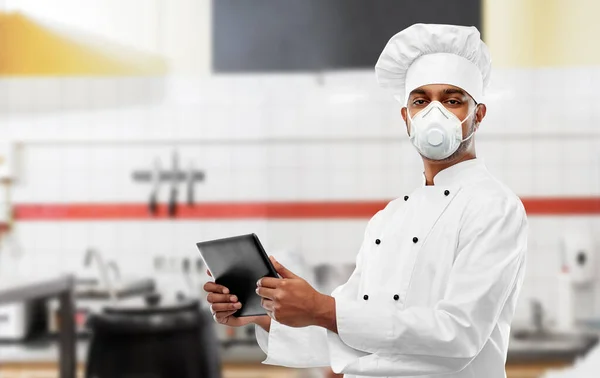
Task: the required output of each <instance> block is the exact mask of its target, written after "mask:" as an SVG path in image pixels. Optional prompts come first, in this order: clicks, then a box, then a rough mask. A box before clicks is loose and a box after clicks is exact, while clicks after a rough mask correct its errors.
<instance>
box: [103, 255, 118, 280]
mask: <svg viewBox="0 0 600 378" xmlns="http://www.w3.org/2000/svg"><path fill="white" fill-rule="evenodd" d="M106 268H108V269H111V270H112V271H113V273H114V278H115V280H116V281H121V269H119V265H117V263H116V262H115V261H114V260H110V261H108V262H107V263H106Z"/></svg>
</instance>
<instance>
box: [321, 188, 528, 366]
mask: <svg viewBox="0 0 600 378" xmlns="http://www.w3.org/2000/svg"><path fill="white" fill-rule="evenodd" d="M461 224H462V226H461V229H460V235H459V245H458V250H457V255H456V258H455V262H454V265H453V268H452V271H451V273H450V278H449V282H448V287H447V290H446V293H445V296H444V298H443V299H442V300H440V301H439V302H438V303H437V304H436V305H435V306H434V307H431V308H425V307H409V308H406V309H403V310H399V309H397V308H394V307H393V306H391V305H390V306H388V307H385V305H383V307H379V308H373V307H369V306H368V305H366V304H365V303H364V302H363V301H359V300H357V297H356V295H352V294H353V293H348V294H350V295H339V296H336V317H337V328H338V334H335V333H332V332H330V331H327V334H328V341H329V349H330V354H331V357H330V358H331V364H332V365H331V366H332V368H333V370H334V371H335V372H338V373H347V374H357V375H374V374H385V375H395V376H404V375H417V374H418V375H423V374H445V373H452V372H457V371H460V370H462V369H464V368H465V367H466V366H467V365H468V364H469V363H470V362H471V361H472V360H473V358H475V357H476V356H477V354H478V353H479V351H480V350H481V349H482V348H483V346H484V344H485V343H486V341H487V340H488V339H489V337H490V335H491V333H492V331H493V328H494V327H495V324H496V323H497V321H498V318H499V316H500V314H501V311H502V309H503V308H504V305H505V302H506V300H507V298H508V296H509V294H510V292H511V291H512V290H513V289H514V288H515V285H517V281H519V278H520V277H522V275H523V273H524V265H525V253H526V245H527V219H526V215H525V211H524V209H523V205H522V204H521V202H520V201H519V200H518V198H510V197H501V198H485V199H482V200H480V201H474V202H472V203H471V205H470V206H469V207H468V208H467V209H466V211H465V213H464V214H463V219H462V221H461ZM342 294H343V292H342ZM354 294H355V293H354ZM359 359H360V361H359ZM381 359H390V360H392V361H393V362H394V363H393V364H387V365H388V366H393V367H392V368H386V371H378V367H379V366H380V365H382V364H381Z"/></svg>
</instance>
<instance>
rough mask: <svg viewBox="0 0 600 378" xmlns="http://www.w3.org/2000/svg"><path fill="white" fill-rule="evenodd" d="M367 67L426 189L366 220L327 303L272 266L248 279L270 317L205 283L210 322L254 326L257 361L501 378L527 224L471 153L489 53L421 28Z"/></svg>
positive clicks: (468, 38)
mask: <svg viewBox="0 0 600 378" xmlns="http://www.w3.org/2000/svg"><path fill="white" fill-rule="evenodd" d="M375 69H376V73H377V77H378V80H379V82H380V83H381V84H382V85H384V86H390V87H392V88H393V89H394V90H395V97H396V98H397V99H398V100H399V101H401V103H402V104H403V105H404V106H403V108H402V117H403V118H404V121H405V124H406V130H407V133H408V135H409V138H410V141H411V142H412V144H413V145H414V146H415V148H416V149H417V151H418V152H419V153H420V154H421V156H422V158H423V165H424V183H423V184H424V185H423V186H422V187H419V188H417V189H415V190H414V191H413V192H412V193H410V194H408V195H405V196H402V197H400V198H398V199H396V200H394V201H392V202H390V203H389V204H388V205H387V206H386V207H385V209H383V210H381V211H379V212H378V213H377V214H375V216H374V217H373V218H372V219H371V220H370V221H369V223H368V225H367V228H366V231H365V237H364V241H363V243H362V246H361V248H360V250H359V252H358V256H357V258H356V269H355V271H354V273H353V274H352V276H351V277H350V278H349V280H348V282H346V283H345V284H344V285H342V286H340V287H338V288H337V289H336V290H335V291H334V292H333V293H332V295H331V296H327V295H323V294H321V293H318V292H317V291H315V290H314V289H313V288H312V287H311V286H310V285H309V284H308V283H307V282H306V281H305V280H303V279H302V278H300V277H299V276H297V275H295V274H294V273H292V272H291V271H289V270H288V269H286V268H285V267H283V266H282V265H281V264H279V263H278V262H277V261H275V260H274V259H273V263H274V264H275V266H276V268H277V271H278V273H279V275H280V276H281V278H262V279H261V280H259V282H258V283H257V286H258V287H257V293H258V294H259V295H260V296H261V297H262V298H263V302H262V303H263V307H264V308H265V309H266V310H267V312H268V314H269V316H261V317H254V318H235V317H232V316H231V315H232V314H233V313H234V312H235V310H236V309H238V308H240V306H239V303H238V302H237V301H236V298H235V296H230V295H229V294H228V291H227V289H226V288H223V287H221V286H218V285H216V284H214V283H208V284H207V285H206V287H205V289H206V291H208V292H210V293H209V295H208V301H209V302H210V303H212V305H211V308H212V311H213V314H214V317H215V319H216V320H217V321H218V322H220V323H223V324H227V325H231V326H238V325H242V324H247V323H249V322H252V323H255V324H256V325H257V327H256V332H257V335H256V336H257V339H258V343H259V345H260V346H261V348H262V349H263V350H264V351H265V353H267V359H266V360H265V361H264V363H266V364H276V365H283V366H290V367H309V366H331V368H332V369H333V371H334V372H336V373H344V374H345V375H346V376H347V377H359V376H385V377H388V376H420V377H423V376H428V377H434V376H439V375H443V376H444V377H477V378H481V377H485V378H497V377H502V378H504V377H505V371H504V364H505V361H506V351H507V347H508V341H509V332H510V323H511V320H512V317H513V314H514V311H515V305H516V301H517V297H518V294H519V291H520V288H521V285H522V281H523V276H524V270H525V254H526V245H527V219H526V215H525V211H524V209H523V206H522V204H521V202H520V200H519V199H518V198H517V197H516V196H515V195H514V194H513V193H512V192H511V191H510V190H509V189H507V188H506V187H505V186H504V185H502V184H501V183H500V182H498V181H497V180H496V179H495V178H494V177H493V176H492V175H491V174H490V173H489V172H488V171H487V170H486V168H485V166H484V164H483V162H482V161H481V160H479V159H477V158H476V153H475V138H474V136H473V135H474V133H475V132H476V131H477V129H478V127H479V125H480V123H481V121H482V120H483V118H484V117H485V114H486V106H485V105H484V104H483V103H482V99H483V93H484V88H485V87H486V86H487V84H488V81H489V73H490V57H489V53H488V50H487V47H486V46H485V44H484V43H483V42H482V41H481V39H480V36H479V32H478V31H477V29H476V28H474V27H460V26H452V25H424V24H417V25H413V26H411V27H409V28H407V29H405V30H403V31H402V32H400V33H398V34H396V35H395V36H394V37H392V39H391V40H390V41H389V42H388V44H387V45H386V47H385V48H384V50H383V52H382V54H381V57H380V58H379V61H378V62H377V64H376V67H375ZM232 294H235V293H232Z"/></svg>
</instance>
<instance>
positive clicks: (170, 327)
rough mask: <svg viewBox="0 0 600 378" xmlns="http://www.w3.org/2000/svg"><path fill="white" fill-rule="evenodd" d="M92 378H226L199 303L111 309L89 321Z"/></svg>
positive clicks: (149, 302)
mask: <svg viewBox="0 0 600 378" xmlns="http://www.w3.org/2000/svg"><path fill="white" fill-rule="evenodd" d="M88 328H89V329H90V331H91V333H92V338H91V343H90V349H89V351H88V364H87V368H86V377H88V378H120V377H122V378H126V377H133V376H136V377H138V376H144V377H145V376H148V377H153V378H167V377H178V378H200V377H207V378H220V376H221V372H220V356H219V341H218V339H217V337H216V334H215V332H214V322H213V319H212V316H211V315H210V313H208V312H206V311H203V310H201V307H200V304H199V302H198V301H197V300H186V299H184V300H180V301H177V302H173V303H168V304H167V303H163V304H161V303H160V297H159V296H157V295H152V296H149V297H147V298H146V303H145V305H141V306H111V307H106V308H104V310H103V312H102V313H100V314H95V315H92V316H90V317H89V319H88Z"/></svg>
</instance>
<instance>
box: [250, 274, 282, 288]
mask: <svg viewBox="0 0 600 378" xmlns="http://www.w3.org/2000/svg"><path fill="white" fill-rule="evenodd" d="M281 281H282V279H281V278H274V277H263V278H261V279H260V280H258V282H257V283H256V285H257V286H260V287H267V288H271V289H276V288H277V287H279V285H280V284H281Z"/></svg>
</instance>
